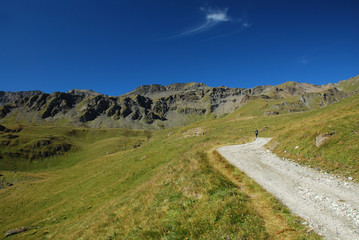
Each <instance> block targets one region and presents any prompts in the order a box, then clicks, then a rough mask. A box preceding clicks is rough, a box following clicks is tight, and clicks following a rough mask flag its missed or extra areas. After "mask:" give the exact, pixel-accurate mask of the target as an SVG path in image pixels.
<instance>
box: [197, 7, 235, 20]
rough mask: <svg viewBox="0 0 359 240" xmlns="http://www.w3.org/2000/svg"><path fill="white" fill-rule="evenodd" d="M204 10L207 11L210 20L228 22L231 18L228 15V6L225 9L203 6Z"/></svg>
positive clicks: (207, 17)
mask: <svg viewBox="0 0 359 240" xmlns="http://www.w3.org/2000/svg"><path fill="white" fill-rule="evenodd" d="M201 10H202V11H204V12H206V19H207V21H209V22H218V23H219V22H228V21H230V18H229V17H228V15H227V11H228V8H225V9H223V10H222V9H216V10H213V9H211V8H208V9H206V8H201Z"/></svg>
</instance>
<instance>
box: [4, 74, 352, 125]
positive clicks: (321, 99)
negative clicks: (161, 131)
mask: <svg viewBox="0 0 359 240" xmlns="http://www.w3.org/2000/svg"><path fill="white" fill-rule="evenodd" d="M348 81H351V82H353V80H352V79H349V80H348ZM345 83H346V82H343V81H342V82H340V83H338V84H328V85H323V86H318V85H313V84H307V83H297V82H286V83H284V84H281V85H278V86H271V85H266V86H258V87H254V88H251V89H244V88H228V87H209V86H207V85H205V84H203V83H175V84H171V85H168V86H162V85H158V84H153V85H145V86H141V87H138V88H137V89H135V90H134V91H132V92H129V93H127V94H124V95H122V96H119V97H110V96H107V95H103V94H100V93H97V92H94V91H92V90H79V89H73V90H70V91H68V92H66V93H63V92H54V93H51V94H47V93H44V92H41V91H29V92H0V119H2V121H5V120H6V119H9V118H11V119H16V120H19V121H27V122H36V123H45V122H51V123H57V122H61V123H62V124H63V123H65V124H70V125H75V126H88V127H96V128H100V127H125V128H163V127H174V126H180V125H184V124H187V123H190V122H192V121H194V120H195V119H198V118H201V117H207V116H215V117H217V116H222V115H224V114H228V113H231V112H233V111H235V110H236V109H238V108H239V107H241V106H242V105H244V104H246V103H247V102H248V101H255V100H256V99H266V100H268V103H269V105H268V106H267V111H264V112H263V114H264V115H272V114H281V113H284V112H297V111H305V110H307V109H312V108H317V107H323V106H326V105H329V104H332V103H334V102H337V101H339V100H341V99H342V98H344V97H346V96H347V95H348V94H349V92H348V91H343V90H340V89H339V87H338V86H344V85H345ZM278 101H279V102H280V103H278Z"/></svg>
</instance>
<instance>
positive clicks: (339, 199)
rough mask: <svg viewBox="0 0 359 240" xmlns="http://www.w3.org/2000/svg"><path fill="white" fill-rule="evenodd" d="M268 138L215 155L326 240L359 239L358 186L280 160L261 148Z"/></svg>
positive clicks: (220, 149)
mask: <svg viewBox="0 0 359 240" xmlns="http://www.w3.org/2000/svg"><path fill="white" fill-rule="evenodd" d="M270 140H271V138H258V139H257V140H255V141H254V142H251V143H247V144H243V145H233V146H224V147H220V148H218V149H217V151H218V152H219V153H220V154H221V155H222V156H223V157H225V158H226V159H227V160H228V161H229V162H230V163H232V164H233V165H235V166H236V167H237V168H239V169H240V170H241V171H243V172H245V173H246V174H247V175H248V176H249V177H251V178H252V179H253V180H255V181H256V182H257V183H258V184H260V185H261V186H262V187H263V188H265V189H266V190H267V191H269V192H271V193H272V194H274V195H275V196H276V197H277V198H278V199H279V200H280V201H281V202H282V203H283V204H284V205H286V206H287V207H288V208H289V209H291V211H292V212H294V213H295V214H297V215H298V216H300V217H302V218H304V219H305V220H306V221H307V222H304V223H303V224H307V225H308V226H309V227H310V228H313V229H314V230H315V231H316V232H317V233H319V234H320V235H322V236H323V237H324V238H326V239H348V240H349V239H350V240H354V239H359V186H358V185H357V184H355V183H352V182H347V181H344V180H343V179H340V178H337V177H335V176H333V175H330V174H327V173H325V172H321V171H317V170H315V169H311V168H308V167H304V166H300V165H298V164H297V163H295V162H293V161H288V160H285V159H281V158H279V157H278V156H277V155H275V154H273V153H272V152H271V151H270V150H267V149H266V148H265V147H264V145H265V144H267V143H268V142H269V141H270Z"/></svg>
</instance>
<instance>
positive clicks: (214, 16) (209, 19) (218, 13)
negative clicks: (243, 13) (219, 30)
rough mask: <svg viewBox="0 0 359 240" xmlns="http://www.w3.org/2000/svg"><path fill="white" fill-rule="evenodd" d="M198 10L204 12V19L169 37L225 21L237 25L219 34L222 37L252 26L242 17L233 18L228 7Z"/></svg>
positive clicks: (179, 35)
mask: <svg viewBox="0 0 359 240" xmlns="http://www.w3.org/2000/svg"><path fill="white" fill-rule="evenodd" d="M200 10H201V11H202V12H203V13H204V19H203V22H202V23H201V24H199V25H197V26H194V27H192V28H189V29H187V30H184V31H182V32H180V33H178V34H176V35H173V36H171V37H169V38H177V37H184V36H190V35H195V34H199V33H202V32H205V31H208V30H210V29H212V28H214V27H216V26H218V25H221V24H225V23H233V24H235V25H237V27H236V30H235V31H232V32H231V33H227V34H222V35H220V36H222V37H223V36H228V35H232V34H234V33H237V32H240V31H242V30H244V29H247V28H250V27H251V26H252V24H250V23H249V22H248V21H244V20H243V19H238V20H233V19H232V18H231V17H230V16H229V15H228V8H224V9H220V8H211V7H201V8H200ZM238 26H239V27H238Z"/></svg>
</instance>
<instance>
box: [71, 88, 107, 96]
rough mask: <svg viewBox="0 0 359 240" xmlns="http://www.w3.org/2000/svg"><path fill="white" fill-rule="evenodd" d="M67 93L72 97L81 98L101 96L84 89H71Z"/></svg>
mask: <svg viewBox="0 0 359 240" xmlns="http://www.w3.org/2000/svg"><path fill="white" fill-rule="evenodd" d="M67 93H69V94H72V95H78V96H81V97H90V96H97V95H102V94H100V93H98V92H95V91H93V90H91V89H90V90H85V89H71V90H69V91H67Z"/></svg>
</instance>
